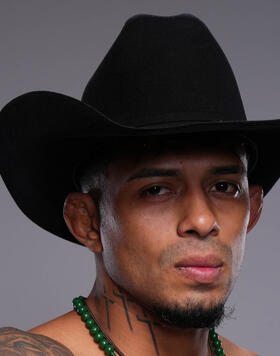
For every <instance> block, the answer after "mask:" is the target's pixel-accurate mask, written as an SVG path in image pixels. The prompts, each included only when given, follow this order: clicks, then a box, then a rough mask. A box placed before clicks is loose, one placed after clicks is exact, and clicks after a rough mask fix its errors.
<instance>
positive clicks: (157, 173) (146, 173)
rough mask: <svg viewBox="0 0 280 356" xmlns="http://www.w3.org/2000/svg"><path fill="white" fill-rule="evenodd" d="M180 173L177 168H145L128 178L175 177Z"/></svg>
mask: <svg viewBox="0 0 280 356" xmlns="http://www.w3.org/2000/svg"><path fill="white" fill-rule="evenodd" d="M179 174H180V171H179V170H177V169H163V168H143V169H141V170H140V171H139V172H137V173H135V174H134V175H132V176H131V177H129V178H128V179H127V182H130V181H132V180H134V179H139V178H149V177H175V176H178V175H179Z"/></svg>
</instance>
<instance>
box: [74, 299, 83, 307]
mask: <svg viewBox="0 0 280 356" xmlns="http://www.w3.org/2000/svg"><path fill="white" fill-rule="evenodd" d="M72 303H73V304H74V305H75V306H77V304H79V303H81V301H80V299H79V298H74V299H73V300H72Z"/></svg>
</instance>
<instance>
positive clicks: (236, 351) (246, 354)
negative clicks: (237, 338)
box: [219, 335, 260, 356]
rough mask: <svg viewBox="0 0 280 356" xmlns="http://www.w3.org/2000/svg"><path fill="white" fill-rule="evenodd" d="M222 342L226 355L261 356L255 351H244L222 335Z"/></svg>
mask: <svg viewBox="0 0 280 356" xmlns="http://www.w3.org/2000/svg"><path fill="white" fill-rule="evenodd" d="M219 337H220V340H221V341H222V346H223V348H224V350H225V353H226V354H229V355H232V356H260V355H258V354H256V353H254V352H253V351H250V350H247V349H244V348H243V347H240V346H238V345H236V344H234V343H233V342H231V341H230V340H229V339H227V338H225V337H224V336H222V335H219Z"/></svg>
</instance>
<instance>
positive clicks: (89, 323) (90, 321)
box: [86, 318, 94, 328]
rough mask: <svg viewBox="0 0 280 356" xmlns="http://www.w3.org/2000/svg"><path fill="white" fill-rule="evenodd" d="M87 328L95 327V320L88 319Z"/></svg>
mask: <svg viewBox="0 0 280 356" xmlns="http://www.w3.org/2000/svg"><path fill="white" fill-rule="evenodd" d="M86 326H87V327H88V328H91V327H92V326H94V320H93V319H91V318H89V319H87V321H86Z"/></svg>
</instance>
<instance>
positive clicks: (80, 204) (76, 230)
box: [63, 192, 102, 253]
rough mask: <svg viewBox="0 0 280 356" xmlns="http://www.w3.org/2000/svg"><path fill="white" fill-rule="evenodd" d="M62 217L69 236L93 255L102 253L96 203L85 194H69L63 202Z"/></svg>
mask: <svg viewBox="0 0 280 356" xmlns="http://www.w3.org/2000/svg"><path fill="white" fill-rule="evenodd" d="M63 216H64V220H65V222H66V225H67V226H68V229H69V230H70V232H71V234H72V235H73V236H74V237H75V238H76V239H77V240H78V241H79V242H81V243H82V244H83V245H85V246H87V247H88V248H89V249H90V250H91V251H92V252H94V253H101V252H102V244H101V239H100V233H99V225H100V216H99V211H98V208H97V206H96V203H95V202H94V201H93V199H92V197H91V196H90V195H89V194H87V193H79V192H73V193H70V194H69V195H68V196H67V198H66V199H65V202H64V207H63Z"/></svg>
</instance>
